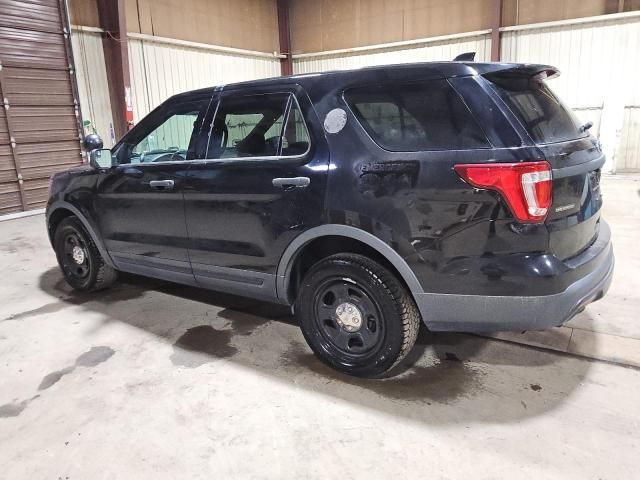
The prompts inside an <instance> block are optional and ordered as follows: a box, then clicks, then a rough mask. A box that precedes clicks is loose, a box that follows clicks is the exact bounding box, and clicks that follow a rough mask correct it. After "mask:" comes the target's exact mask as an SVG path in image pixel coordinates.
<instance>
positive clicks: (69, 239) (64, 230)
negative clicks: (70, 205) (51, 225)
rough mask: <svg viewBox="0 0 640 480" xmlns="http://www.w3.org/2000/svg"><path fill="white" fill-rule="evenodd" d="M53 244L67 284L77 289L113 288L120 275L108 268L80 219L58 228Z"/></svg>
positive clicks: (68, 221)
mask: <svg viewBox="0 0 640 480" xmlns="http://www.w3.org/2000/svg"><path fill="white" fill-rule="evenodd" d="M53 244H54V248H55V251H56V257H57V259H58V264H59V265H60V268H61V270H62V273H63V275H64V278H65V280H66V281H67V283H68V284H69V285H70V286H71V287H73V288H74V289H76V290H80V291H94V290H101V289H103V288H107V287H108V286H110V285H111V284H112V283H113V282H114V281H115V280H116V276H117V272H116V271H115V270H114V269H113V268H112V267H110V266H109V265H107V264H106V263H105V261H104V258H102V255H100V252H99V250H98V248H97V247H96V245H95V243H94V242H93V240H92V239H91V236H90V235H89V234H88V233H87V231H86V230H85V228H84V226H83V225H82V222H80V220H78V219H77V218H76V217H67V218H65V219H64V220H62V221H61V222H60V224H59V225H58V226H57V228H56V230H55V233H54V237H53Z"/></svg>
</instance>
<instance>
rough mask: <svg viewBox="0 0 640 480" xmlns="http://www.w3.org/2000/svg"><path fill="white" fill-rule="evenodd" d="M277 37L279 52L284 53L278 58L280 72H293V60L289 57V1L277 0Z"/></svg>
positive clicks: (289, 73)
mask: <svg viewBox="0 0 640 480" xmlns="http://www.w3.org/2000/svg"><path fill="white" fill-rule="evenodd" d="M277 8H278V38H279V40H280V53H281V54H283V55H286V57H285V58H281V59H280V73H281V74H282V75H292V74H293V60H292V59H291V31H290V29H289V1H288V0H278V6H277Z"/></svg>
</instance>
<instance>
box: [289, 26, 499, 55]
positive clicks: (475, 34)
mask: <svg viewBox="0 0 640 480" xmlns="http://www.w3.org/2000/svg"><path fill="white" fill-rule="evenodd" d="M490 33H491V30H490V29H488V30H477V31H475V32H465V33H454V34H453V35H441V36H439V37H429V38H418V39H415V40H403V41H401V42H391V43H378V44H376V45H365V46H363V47H353V48H341V49H339V50H325V51H323V52H313V53H297V54H295V53H294V54H293V55H291V56H292V57H293V59H294V60H296V59H298V58H309V57H327V56H330V55H341V54H348V53H357V52H367V51H371V50H385V49H388V48H398V47H412V46H416V45H425V44H428V43H436V42H446V41H447V40H456V39H459V38H469V37H480V36H483V35H488V34H490Z"/></svg>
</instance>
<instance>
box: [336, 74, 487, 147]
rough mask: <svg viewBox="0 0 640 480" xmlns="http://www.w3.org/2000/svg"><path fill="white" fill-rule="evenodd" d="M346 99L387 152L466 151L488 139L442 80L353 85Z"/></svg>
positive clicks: (481, 144) (449, 86)
mask: <svg viewBox="0 0 640 480" xmlns="http://www.w3.org/2000/svg"><path fill="white" fill-rule="evenodd" d="M345 99H346V100H347V103H349V106H350V107H351V109H352V110H353V112H354V113H355V115H356V117H357V118H358V120H360V123H361V124H362V125H363V127H364V128H365V129H366V130H367V132H368V133H369V135H371V137H372V138H373V139H374V140H375V141H376V142H377V143H378V144H379V145H380V146H381V147H382V148H385V149H387V150H391V151H400V152H409V151H419V150H445V149H469V148H484V147H488V142H487V139H486V137H485V136H484V134H483V133H482V130H481V129H480V127H479V126H478V125H477V124H476V122H475V120H474V119H473V117H472V115H471V113H470V112H469V110H468V109H467V107H466V105H465V104H464V103H463V102H462V100H461V99H460V97H459V96H458V94H457V93H456V91H455V90H454V89H453V87H451V85H450V84H449V83H448V82H447V81H446V80H431V81H426V82H421V83H411V84H404V85H402V84H390V85H379V86H372V87H362V88H354V89H351V90H348V91H347V92H345Z"/></svg>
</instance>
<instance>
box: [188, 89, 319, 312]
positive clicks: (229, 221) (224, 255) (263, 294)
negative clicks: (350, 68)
mask: <svg viewBox="0 0 640 480" xmlns="http://www.w3.org/2000/svg"><path fill="white" fill-rule="evenodd" d="M211 109H212V111H213V110H214V107H213V106H212V107H211ZM205 123H206V124H207V125H211V128H210V132H209V139H208V148H207V153H206V159H204V160H199V161H196V162H192V165H191V167H190V169H189V175H188V180H187V184H186V186H185V209H186V222H187V229H188V232H189V238H190V246H189V257H190V259H191V264H192V267H193V271H194V275H195V277H196V280H197V282H198V283H199V284H200V285H202V286H205V287H208V288H213V289H220V290H224V291H228V292H232V293H238V294H244V295H249V296H254V297H257V298H264V299H274V298H275V279H276V275H275V274H276V268H277V265H278V262H279V260H280V257H281V255H282V253H283V252H284V250H285V248H286V246H287V245H288V244H289V243H290V242H291V240H292V239H293V238H295V237H296V236H297V235H299V234H300V233H301V232H303V231H305V230H306V229H308V228H311V227H313V226H316V225H318V224H319V223H320V219H321V216H322V209H323V201H324V192H325V185H326V177H327V170H328V163H329V156H328V151H327V148H326V145H325V141H324V136H323V135H322V130H321V128H320V126H319V121H318V119H317V117H316V116H315V112H314V110H313V107H312V105H311V102H310V101H309V99H308V97H307V96H306V94H305V93H304V92H303V91H302V89H301V88H300V87H297V86H293V85H292V86H290V87H282V86H280V87H273V88H266V89H260V90H255V89H251V90H245V89H243V90H236V91H229V92H225V93H223V94H222V95H221V96H220V100H219V103H218V105H217V107H216V108H215V118H214V119H213V120H212V121H211V122H209V121H208V120H207V122H205Z"/></svg>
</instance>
